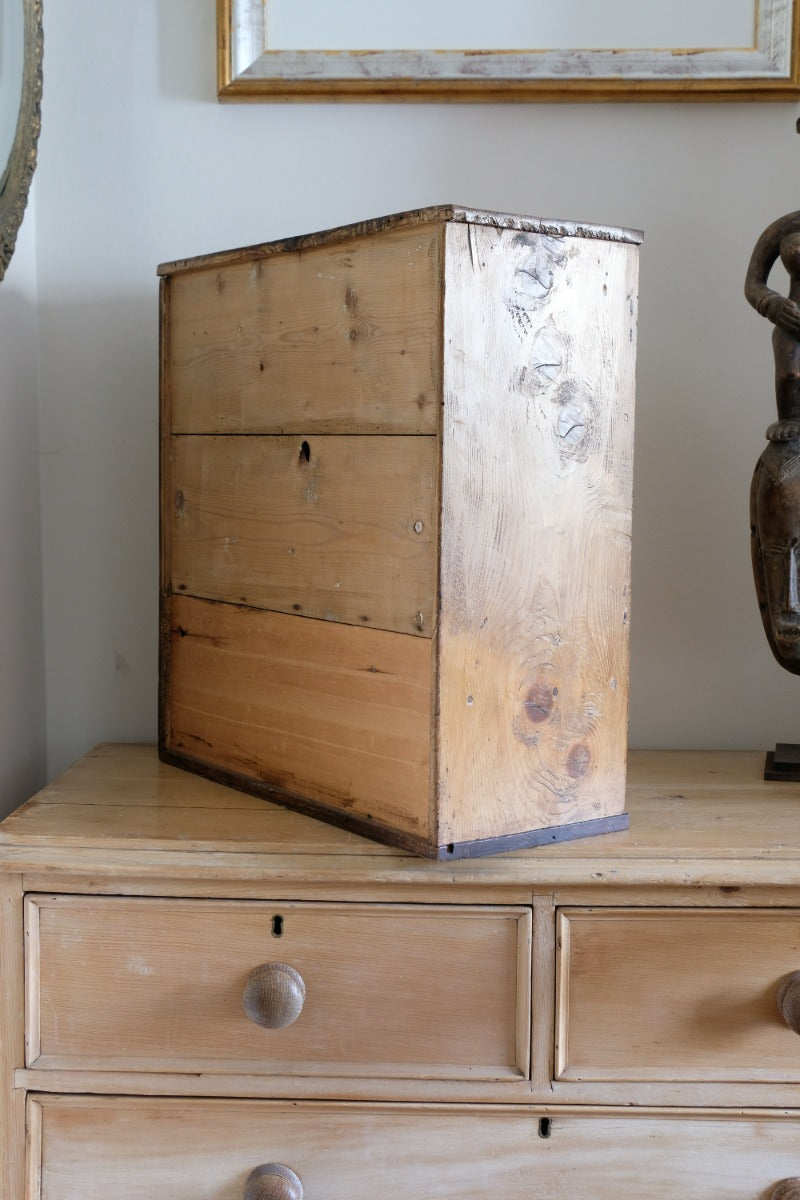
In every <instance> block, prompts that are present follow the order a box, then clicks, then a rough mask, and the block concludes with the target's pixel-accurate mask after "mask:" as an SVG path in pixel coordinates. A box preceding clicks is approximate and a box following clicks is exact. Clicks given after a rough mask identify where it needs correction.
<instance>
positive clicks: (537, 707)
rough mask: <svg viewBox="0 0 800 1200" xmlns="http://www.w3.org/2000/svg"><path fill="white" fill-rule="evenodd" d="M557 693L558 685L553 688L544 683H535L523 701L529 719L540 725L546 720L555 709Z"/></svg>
mask: <svg viewBox="0 0 800 1200" xmlns="http://www.w3.org/2000/svg"><path fill="white" fill-rule="evenodd" d="M557 695H558V688H557V687H556V688H551V687H548V686H547V684H544V683H535V684H534V685H533V687H531V688H530V689H529V690H528V694H527V696H526V697H525V699H524V700H523V702H522V707H523V709H524V710H525V715H526V717H527V718H528V720H529V721H532V722H533V724H534V725H540V724H541V723H542V721H546V720H547V718H548V717H549V716H550V714H551V713H552V711H553V704H554V703H555V697H556V696H557Z"/></svg>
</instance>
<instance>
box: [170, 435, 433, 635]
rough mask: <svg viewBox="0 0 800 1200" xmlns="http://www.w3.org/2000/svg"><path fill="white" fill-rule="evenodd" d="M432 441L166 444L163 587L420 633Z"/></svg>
mask: <svg viewBox="0 0 800 1200" xmlns="http://www.w3.org/2000/svg"><path fill="white" fill-rule="evenodd" d="M437 467H438V442H437V439H436V438H433V437H336V436H327V435H310V436H309V439H308V440H306V439H300V438H297V437H288V436H286V437H263V436H255V437H253V436H244V437H243V436H233V437H173V438H172V439H171V461H170V466H169V470H170V475H171V478H170V487H169V494H168V495H167V497H166V512H165V517H166V519H168V520H169V521H170V525H171V545H172V564H171V565H172V571H171V586H172V590H173V591H174V592H184V593H185V594H187V595H191V596H201V597H204V598H206V599H210V600H224V601H227V602H229V603H232V604H246V605H248V606H250V607H253V608H269V609H272V610H274V611H278V612H286V613H299V614H302V615H303V616H307V617H318V618H320V619H324V620H328V621H342V622H344V623H346V624H350V625H369V626H372V627H374V628H377V629H389V630H394V631H396V632H398V633H412V634H422V635H423V636H428V637H430V634H431V630H432V627H433V618H434V604H435V588H436V545H437V536H436V524H437V517H436V495H437V473H438V472H437Z"/></svg>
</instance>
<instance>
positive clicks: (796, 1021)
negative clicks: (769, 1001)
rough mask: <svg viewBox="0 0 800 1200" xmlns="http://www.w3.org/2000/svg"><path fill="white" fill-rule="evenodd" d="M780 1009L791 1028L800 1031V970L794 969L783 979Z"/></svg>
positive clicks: (779, 992) (779, 999)
mask: <svg viewBox="0 0 800 1200" xmlns="http://www.w3.org/2000/svg"><path fill="white" fill-rule="evenodd" d="M778 1010H779V1011H780V1014H781V1016H782V1017H783V1019H784V1021H785V1022H786V1024H787V1025H788V1026H789V1028H790V1029H792V1030H793V1031H794V1032H795V1033H800V971H793V972H792V974H791V975H787V976H786V978H785V979H783V980H781V984H780V987H779V988H778Z"/></svg>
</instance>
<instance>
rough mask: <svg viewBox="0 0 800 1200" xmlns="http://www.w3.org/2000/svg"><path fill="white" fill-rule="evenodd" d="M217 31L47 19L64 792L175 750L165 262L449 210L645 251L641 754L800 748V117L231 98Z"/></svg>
mask: <svg viewBox="0 0 800 1200" xmlns="http://www.w3.org/2000/svg"><path fill="white" fill-rule="evenodd" d="M213 10H214V4H213V2H212V0H170V2H169V3H159V2H158V0H138V3H136V4H98V3H97V2H96V0H71V2H70V3H69V4H58V3H54V4H50V5H46V6H45V33H46V57H45V105H44V133H43V138H42V145H41V152H40V167H39V171H38V175H37V209H36V254H37V261H38V277H39V287H38V298H37V299H38V318H39V337H40V342H39V355H38V369H39V395H40V408H39V412H40V426H39V439H40V450H41V455H40V471H41V531H42V533H41V537H42V547H41V548H42V579H43V598H44V609H43V611H44V630H45V637H44V646H45V658H44V665H45V679H46V697H47V744H48V750H49V758H48V770H49V771H51V772H52V771H56V770H58V769H60V768H62V767H63V766H65V765H66V763H67V762H69V761H70V760H71V759H73V758H75V757H76V756H78V755H79V754H81V753H82V752H83V751H85V750H86V749H88V748H89V747H90V746H91V745H92V744H94V743H95V742H97V741H100V740H107V739H122V740H136V739H148V740H149V739H152V738H154V736H155V719H156V634H157V624H156V591H157V336H158V329H157V315H158V307H157V281H156V274H155V268H156V264H157V263H158V262H159V261H164V260H167V259H173V258H177V257H182V256H184V255H192V254H198V253H203V252H207V251H212V250H217V249H222V248H227V247H231V246H236V245H245V244H248V243H252V242H258V241H263V240H267V239H271V238H276V237H281V236H285V235H291V234H294V233H301V232H306V231H310V230H314V229H319V228H325V227H328V226H330V225H334V224H338V223H341V222H348V221H353V220H357V219H360V218H364V217H370V216H377V215H380V214H383V213H388V212H395V211H398V210H401V209H404V208H410V207H416V206H419V205H424V204H432V203H441V202H447V201H454V202H457V203H462V204H468V205H473V206H477V207H486V208H497V209H504V210H508V211H516V212H522V213H527V214H533V215H540V216H555V217H564V218H577V219H585V220H589V221H597V222H604V223H609V224H620V225H631V226H636V227H639V228H642V229H644V231H645V236H646V240H645V244H644V247H643V252H642V271H641V305H640V355H639V373H638V411H637V450H636V484H635V513H634V551H633V553H634V595H633V632H632V709H631V741H632V743H633V744H634V745H637V746H645V745H649V746H681V745H686V746H716V747H726V746H732V747H737V746H740V747H750V746H763V745H767V744H770V743H774V742H775V740H776V739H779V738H780V739H782V740H800V704H798V699H799V698H800V691H799V690H798V689H800V680H796V679H795V678H794V677H792V676H789V675H787V674H786V673H785V672H783V671H782V670H781V669H780V668H779V667H778V666H777V665H776V664H774V663H773V660H772V658H771V655H770V653H769V651H768V648H767V645H766V641H765V639H764V636H763V632H762V630H761V627H760V621H759V616H758V611H757V609H756V605H755V600H754V596H753V588H752V583H751V579H750V566H749V548H748V514H747V495H748V487H749V479H750V473H751V471H752V468H753V465H754V463H755V460H756V458H757V456H758V454H759V453H760V451H761V449H762V446H763V432H764V429H765V427H766V425H767V424H768V423H769V422H770V421H771V420H772V419H773V408H774V401H773V395H772V383H771V374H772V364H771V351H770V344H769V328H768V326H767V324H766V323H765V322H764V321H762V320H761V319H760V318H758V317H757V316H756V315H755V314H754V313H752V311H751V310H750V309H749V308H748V307H747V305H746V304H745V302H744V300H743V298H742V282H743V276H744V271H745V268H746V265H747V260H748V258H749V254H750V250H751V248H752V245H753V243H754V241H755V239H756V237H757V236H758V234H759V233H760V231H761V230H762V229H763V228H764V226H765V225H767V224H768V223H769V222H770V221H771V220H772V219H773V218H775V217H776V216H778V215H780V214H781V213H784V212H786V211H788V210H791V209H793V208H796V207H800V186H798V185H799V183H800V138H798V137H797V135H796V134H795V132H794V125H795V119H796V117H797V115H798V106H797V105H794V104H786V103H772V104H763V103H762V104H754V103H734V104H624V103H623V104H565V105H535V104H529V105H525V104H519V105H517V104H510V105H506V104H496V105H480V104H478V105H458V104H448V103H442V104H437V105H424V104H423V105H418V104H412V105H403V104H383V103H374V104H372V103H367V104H358V105H350V104H341V103H340V104H298V105H291V104H270V105H262V104H253V105H219V104H218V103H217V102H216V99H215V82H214V11H213ZM5 376H6V369H5V366H4V365H0V379H2V380H5ZM29 383H30V380H29V379H28V380H27V381H25V382H23V383H21V384H20V387H21V388H23V389H24V388H25V387H26V386H27V385H28V384H29ZM25 411H27V409H26V410H25ZM5 419H6V420H7V419H8V414H6V417H5ZM25 436H26V437H27V438H28V439H30V436H31V430H30V425H29V422H27V423H26V425H25ZM27 483H28V486H29V487H30V486H31V485H30V480H28V481H27ZM31 503H32V504H33V505H34V507H35V503H34V501H31ZM6 519H8V518H6ZM20 521H21V530H22V532H21V533H20V534H17V533H15V536H21V537H23V539H24V540H25V541H26V542H27V536H28V535H30V530H31V528H33V523H32V522H33V517H32V510H31V511H29V512H26V513H25V514H24V515H21V516H20ZM14 529H15V530H16V526H14ZM26 531H27V534H26ZM23 557H24V559H25V562H26V565H27V567H28V569H30V561H29V560H28V558H27V553H26V554H24V555H23ZM27 632H28V633H30V630H28V631H27ZM18 670H20V672H21V668H18Z"/></svg>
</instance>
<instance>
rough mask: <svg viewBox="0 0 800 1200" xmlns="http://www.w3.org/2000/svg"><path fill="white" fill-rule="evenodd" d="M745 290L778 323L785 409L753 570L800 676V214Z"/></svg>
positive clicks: (756, 262)
mask: <svg viewBox="0 0 800 1200" xmlns="http://www.w3.org/2000/svg"><path fill="white" fill-rule="evenodd" d="M778 257H780V259H781V261H782V263H783V265H784V266H785V267H786V270H787V271H788V273H789V279H790V285H789V295H788V296H782V295H781V294H780V293H779V292H776V291H774V290H773V289H771V288H769V287H768V286H767V279H768V277H769V273H770V271H771V269H772V266H773V265H774V263H775V262H776V261H777V259H778ZM745 295H746V297H747V299H748V300H749V302H750V303H751V304H752V305H753V307H754V308H755V309H756V311H757V312H759V313H760V314H761V315H762V316H763V317H766V318H767V319H768V320H769V321H771V322H772V323H773V325H774V326H775V328H774V331H773V334H772V346H773V351H774V354H775V398H776V402H777V407H778V420H777V421H775V422H774V423H773V424H772V425H770V427H769V429H768V430H767V435H766V436H767V443H768V444H767V447H766V449H765V450H764V452H763V454H762V455H761V457H760V458H759V460H758V462H757V464H756V469H755V472H754V474H753V482H752V487H751V490H750V534H751V548H752V555H753V574H754V577H755V585H756V594H757V597H758V604H759V608H760V609H761V617H762V620H763V622H764V629H765V631H766V635H767V640H768V641H769V644H770V647H771V648H772V652H773V654H774V655H775V657H776V659H777V660H778V662H779V663H780V664H781V666H782V667H785V668H786V670H787V671H792V672H794V673H795V674H800V212H794V213H789V214H788V215H787V216H785V217H781V218H779V220H777V221H775V222H773V224H772V225H770V226H769V227H768V228H767V229H765V230H764V232H763V233H762V235H761V237H760V238H759V239H758V241H757V242H756V245H755V248H754V250H753V254H752V256H751V258H750V265H749V266H748V269H747V280H746V283H745Z"/></svg>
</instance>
